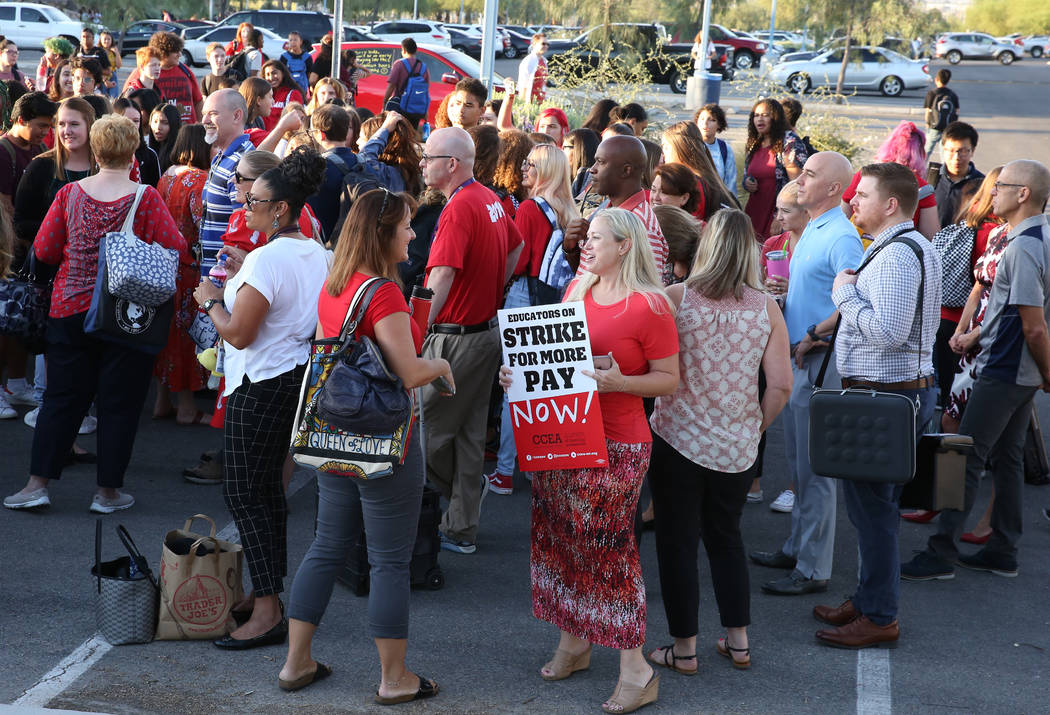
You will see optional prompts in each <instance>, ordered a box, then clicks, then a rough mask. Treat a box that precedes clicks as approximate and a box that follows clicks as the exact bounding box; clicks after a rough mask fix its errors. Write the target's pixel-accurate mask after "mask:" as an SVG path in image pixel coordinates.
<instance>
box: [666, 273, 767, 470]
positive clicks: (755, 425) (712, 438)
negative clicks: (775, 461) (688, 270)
mask: <svg viewBox="0 0 1050 715" xmlns="http://www.w3.org/2000/svg"><path fill="white" fill-rule="evenodd" d="M675 322H676V323H677V324H678V339H679V353H678V355H679V358H678V359H679V366H680V370H681V380H680V381H679V383H678V389H677V390H676V391H675V392H674V394H673V395H671V396H670V397H658V398H656V410H655V411H654V412H653V416H652V418H651V424H652V428H653V432H655V433H656V434H658V435H660V437H661V438H663V440H664V441H665V442H667V443H668V444H669V445H671V446H672V447H674V448H675V450H677V451H678V453H679V454H681V455H682V456H683V457H686V458H687V459H689V460H690V461H692V462H695V463H696V464H699V465H700V466H702V467H705V468H707V469H710V470H713V471H717V472H725V473H731V474H737V473H739V472H743V471H746V470H747V469H749V468H750V467H751V465H752V464H754V463H755V460H756V459H757V458H758V441H759V439H760V438H761V436H762V435H761V432H760V427H761V426H762V407H761V404H760V403H759V399H758V370H759V367H760V366H761V364H762V356H763V354H764V353H765V350H766V343H767V342H768V341H769V333H770V330H771V328H770V323H769V313H768V312H767V311H766V295H765V293H762V292H760V291H757V290H754V289H753V288H744V293H743V296H742V298H741V299H740V300H739V301H738V300H736V299H735V298H733V297H731V296H730V297H728V298H724V299H722V300H711V299H710V298H707V297H705V296H703V295H701V294H700V293H698V292H697V291H695V290H692V289H690V288H686V289H685V294H684V296H683V298H682V304H681V306H680V307H679V309H678V315H677V316H676V318H675Z"/></svg>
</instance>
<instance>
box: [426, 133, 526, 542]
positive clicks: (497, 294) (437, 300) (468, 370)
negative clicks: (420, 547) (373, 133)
mask: <svg viewBox="0 0 1050 715" xmlns="http://www.w3.org/2000/svg"><path fill="white" fill-rule="evenodd" d="M419 166H420V168H421V169H422V170H423V180H424V181H425V182H426V184H427V186H430V187H432V188H435V189H437V190H439V191H441V192H442V193H443V194H445V196H448V203H447V204H446V205H445V208H444V209H443V210H442V212H441V217H440V218H439V219H438V225H437V232H436V233H435V234H434V242H433V244H432V245H431V247H430V258H429V259H428V261H427V267H426V285H427V287H428V288H430V289H431V290H433V291H434V299H433V302H432V303H431V308H430V317H429V320H428V324H429V333H428V335H427V339H426V342H425V343H424V344H423V355H424V357H443V358H445V359H446V360H448V361H449V363H450V364H451V365H452V375H453V378H454V379H455V382H456V394H455V395H453V396H447V395H442V394H441V392H439V391H438V390H437V389H436V388H435V387H434V386H431V385H427V386H425V387H423V420H424V422H423V428H424V430H425V433H426V440H425V441H426V450H427V454H426V459H427V477H428V478H429V479H430V481H431V483H432V484H433V485H434V486H435V487H436V488H437V489H439V490H440V491H441V493H442V494H443V495H444V496H445V498H446V499H448V502H449V506H448V511H446V512H445V514H444V516H443V517H442V519H441V547H442V548H443V549H445V550H447V551H452V552H455V553H460V554H472V553H474V552H475V551H476V550H477V533H478V525H479V522H480V519H481V495H482V490H483V488H484V487H483V483H484V482H483V480H484V477H483V476H482V475H483V472H484V456H485V430H486V427H487V422H488V420H487V417H488V410H487V406H488V403H489V393H490V391H491V388H492V378H493V377H494V376H495V374H496V370H497V369H498V367H499V358H500V343H499V337H498V335H497V330H496V311H497V310H498V309H499V307H500V304H501V303H502V301H503V292H504V288H505V287H506V285H507V283H508V282H509V281H510V278H511V275H512V274H513V271H514V266H515V265H516V264H517V262H518V256H520V255H521V251H522V247H523V243H522V240H521V234H519V233H518V229H517V228H516V227H515V226H514V222H513V221H512V220H511V219H510V217H509V216H507V215H506V214H505V213H504V211H503V204H502V203H501V202H500V200H499V197H497V196H496V194H494V193H493V192H492V191H490V190H489V189H487V188H485V187H484V186H482V185H481V184H479V183H478V182H476V181H475V180H474V142H473V140H472V139H471V138H470V135H469V134H467V132H465V131H464V130H463V129H460V128H459V127H448V128H446V129H438V130H437V131H435V132H433V133H432V134H431V135H430V138H429V139H427V143H426V147H425V149H424V152H423V159H422V161H420V163H419Z"/></svg>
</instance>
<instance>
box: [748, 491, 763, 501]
mask: <svg viewBox="0 0 1050 715" xmlns="http://www.w3.org/2000/svg"><path fill="white" fill-rule="evenodd" d="M747 503H748V504H761V503H762V490H761V489H759V490H758V491H757V492H748V493H747Z"/></svg>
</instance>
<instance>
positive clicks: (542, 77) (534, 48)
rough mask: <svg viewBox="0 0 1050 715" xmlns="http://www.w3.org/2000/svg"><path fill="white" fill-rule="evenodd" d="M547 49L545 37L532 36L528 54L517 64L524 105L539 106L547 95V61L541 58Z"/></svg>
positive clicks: (519, 87)
mask: <svg viewBox="0 0 1050 715" xmlns="http://www.w3.org/2000/svg"><path fill="white" fill-rule="evenodd" d="M548 47H550V44H549V43H548V42H547V36H546V35H544V34H538V35H533V36H532V44H531V45H529V53H528V54H527V55H525V57H523V58H522V60H521V62H520V63H518V85H517V86H518V89H519V90H521V95H522V99H524V100H525V103H526V104H530V103H535V104H539V103H540V102H542V101H543V98H544V97H545V96H546V95H547V60H545V59H544V58H543V53H544V52H546V51H547V48H548ZM537 131H542V130H537Z"/></svg>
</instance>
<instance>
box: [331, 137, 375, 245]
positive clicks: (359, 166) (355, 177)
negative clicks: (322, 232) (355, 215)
mask: <svg viewBox="0 0 1050 715" xmlns="http://www.w3.org/2000/svg"><path fill="white" fill-rule="evenodd" d="M322 156H323V157H324V158H325V159H327V160H330V161H331V162H332V163H333V164H335V165H336V166H338V167H339V170H340V171H341V172H343V187H342V193H341V196H340V199H339V218H338V219H337V220H336V222H335V226H334V227H333V228H332V233H331V235H329V236H327V238H328V245H329V246H331V247H332V248H334V247H335V244H336V242H337V241H338V240H339V234H340V233H342V232H343V224H344V223H346V217H347V214H349V213H350V208H351V207H352V206H353V205H354V201H356V200H357V197H358V196H362V195H364V194H367V193H368V192H369V191H372V190H374V189H381V188H383V182H382V181H381V180H380V178H379V177H378V176H376V175H375V173H373V172H372V170H371V169H369V168H368V167H367V166H365V165H364V163H362V162H360V161H359V162H357V163H356V164H354V165H353V166H348V165H347V163H346V162H345V161H343V158H342V157H340V156H339V155H338V154H336V153H335V151H334V150H331V149H329V150H328V151H326V152H325V153H324V154H322Z"/></svg>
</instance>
